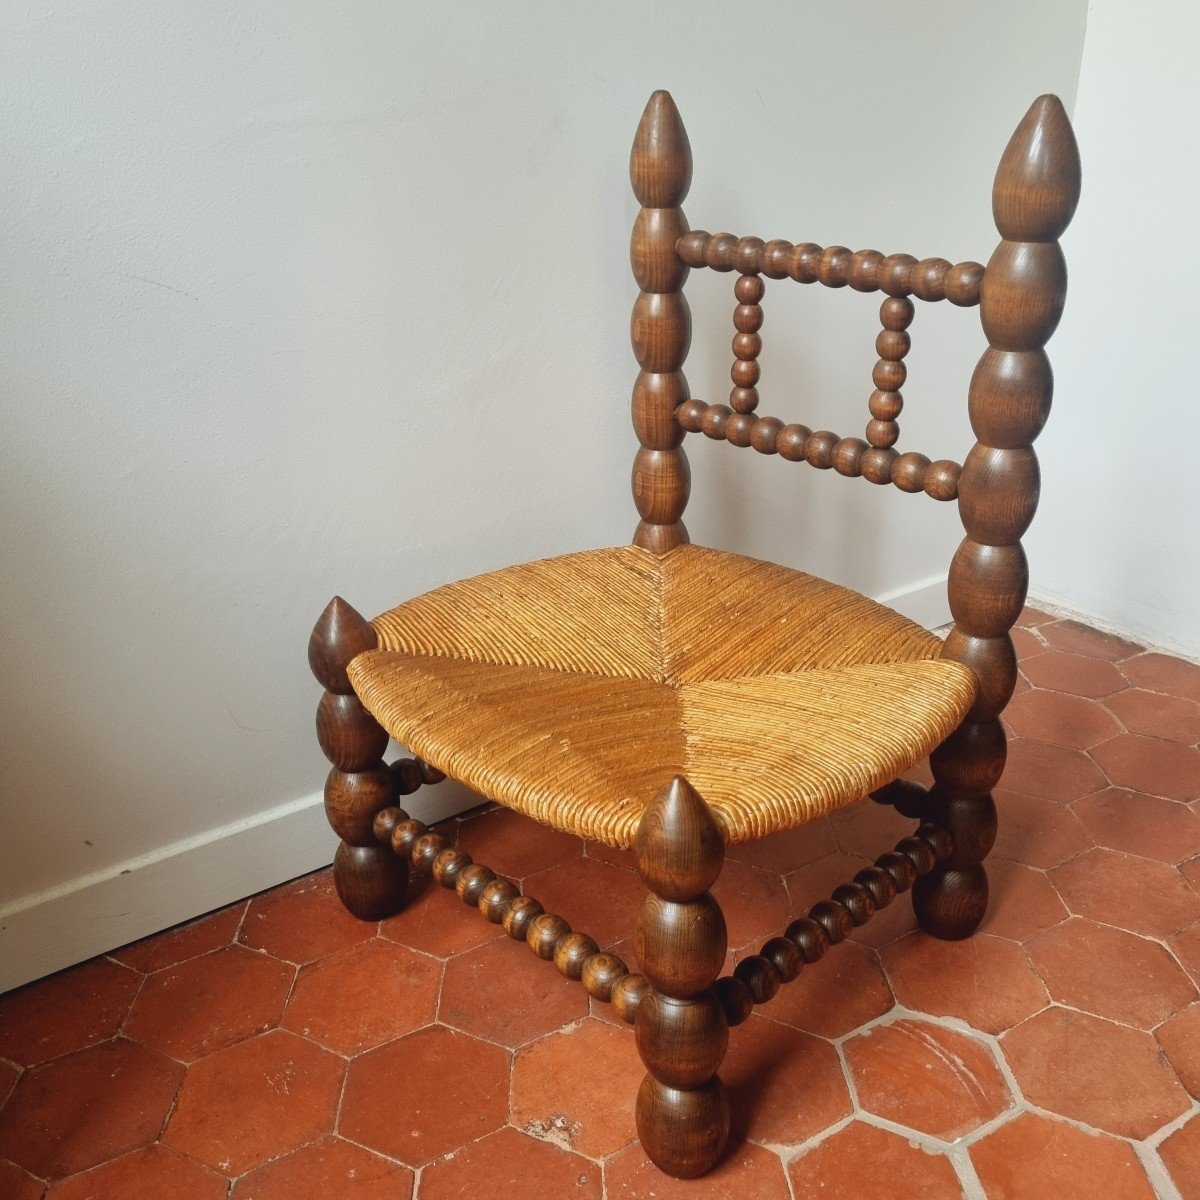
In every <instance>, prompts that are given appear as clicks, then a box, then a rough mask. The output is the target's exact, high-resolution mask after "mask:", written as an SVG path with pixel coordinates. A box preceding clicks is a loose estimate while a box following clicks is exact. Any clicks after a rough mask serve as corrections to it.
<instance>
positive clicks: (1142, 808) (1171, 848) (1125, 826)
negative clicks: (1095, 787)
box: [1071, 788, 1200, 864]
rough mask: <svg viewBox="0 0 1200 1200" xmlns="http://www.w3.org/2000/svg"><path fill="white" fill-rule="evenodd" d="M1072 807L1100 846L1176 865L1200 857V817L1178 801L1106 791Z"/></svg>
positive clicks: (1137, 793)
mask: <svg viewBox="0 0 1200 1200" xmlns="http://www.w3.org/2000/svg"><path fill="white" fill-rule="evenodd" d="M1071 807H1072V809H1073V810H1074V812H1075V815H1076V816H1077V817H1078V818H1079V820H1080V822H1081V823H1082V824H1083V826H1084V828H1085V829H1086V830H1087V831H1088V833H1089V834H1090V835H1091V836H1092V838H1093V839H1094V840H1095V842H1096V844H1097V845H1099V846H1107V847H1108V848H1109V849H1110V850H1124V851H1127V852H1128V853H1130V854H1140V855H1141V856H1142V857H1143V858H1157V859H1158V860H1159V861H1160V862H1165V863H1172V864H1177V863H1181V862H1183V861H1184V860H1185V859H1187V858H1190V857H1191V856H1192V855H1194V854H1200V814H1197V813H1194V812H1193V811H1192V810H1191V809H1190V808H1188V806H1187V805H1186V804H1180V803H1179V802H1178V801H1176V800H1164V799H1163V798H1162V797H1161V796H1145V795H1143V794H1142V793H1141V792H1129V791H1125V790H1124V789H1122V788H1105V790H1104V791H1102V792H1097V793H1096V794H1095V795H1094V796H1085V797H1084V798H1083V799H1082V800H1076V801H1075V803H1074V804H1073V805H1072V806H1071Z"/></svg>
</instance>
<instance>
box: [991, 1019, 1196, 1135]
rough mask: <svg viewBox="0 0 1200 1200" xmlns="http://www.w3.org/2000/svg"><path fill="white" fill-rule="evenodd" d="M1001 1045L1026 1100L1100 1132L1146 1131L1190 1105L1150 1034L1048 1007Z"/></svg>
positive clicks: (1120, 1133)
mask: <svg viewBox="0 0 1200 1200" xmlns="http://www.w3.org/2000/svg"><path fill="white" fill-rule="evenodd" d="M1000 1044H1001V1048H1002V1049H1003V1051H1004V1057H1005V1058H1006V1059H1007V1060H1008V1064H1009V1066H1010V1067H1011V1068H1012V1071H1013V1074H1014V1076H1015V1077H1016V1080H1017V1084H1018V1086H1019V1087H1020V1088H1021V1091H1022V1092H1023V1093H1024V1095H1025V1098H1026V1099H1027V1100H1029V1101H1030V1102H1031V1103H1032V1104H1036V1105H1037V1106H1038V1107H1039V1108H1044V1109H1048V1110H1049V1111H1050V1112H1054V1113H1060V1114H1061V1115H1062V1116H1064V1117H1071V1118H1073V1119H1074V1120H1077V1121H1083V1122H1084V1123H1085V1124H1087V1125H1091V1126H1092V1127H1093V1128H1095V1129H1100V1130H1103V1131H1104V1132H1105V1133H1115V1134H1117V1135H1119V1136H1120V1137H1128V1138H1145V1137H1149V1136H1150V1134H1152V1133H1154V1132H1155V1130H1157V1129H1161V1128H1162V1127H1163V1126H1164V1125H1166V1124H1168V1123H1169V1122H1171V1121H1173V1120H1174V1119H1175V1118H1176V1117H1178V1116H1179V1115H1180V1114H1181V1113H1183V1112H1185V1111H1186V1110H1187V1107H1188V1104H1189V1100H1188V1096H1187V1093H1186V1092H1185V1091H1184V1090H1183V1088H1182V1087H1181V1086H1180V1083H1179V1080H1178V1079H1176V1077H1175V1074H1174V1072H1172V1071H1171V1069H1170V1067H1168V1066H1167V1064H1166V1063H1165V1062H1164V1061H1163V1058H1162V1056H1161V1055H1160V1054H1159V1050H1158V1046H1157V1044H1156V1043H1155V1041H1154V1039H1153V1038H1152V1037H1151V1036H1150V1035H1149V1034H1148V1033H1140V1032H1139V1031H1138V1030H1136V1029H1129V1028H1128V1027H1126V1026H1124V1025H1114V1024H1112V1022H1110V1021H1105V1020H1102V1019H1101V1018H1099V1017H1093V1016H1090V1015H1088V1014H1087V1013H1080V1012H1075V1011H1073V1010H1072V1009H1068V1008H1048V1009H1046V1010H1045V1011H1044V1012H1041V1013H1039V1014H1038V1015H1037V1016H1035V1017H1030V1018H1029V1020H1028V1021H1026V1022H1024V1024H1022V1025H1018V1026H1017V1027H1016V1028H1015V1029H1010V1030H1009V1031H1008V1033H1006V1034H1005V1035H1004V1036H1003V1038H1002V1039H1001V1042H1000Z"/></svg>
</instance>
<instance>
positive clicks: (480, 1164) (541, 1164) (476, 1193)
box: [314, 1128, 601, 1200]
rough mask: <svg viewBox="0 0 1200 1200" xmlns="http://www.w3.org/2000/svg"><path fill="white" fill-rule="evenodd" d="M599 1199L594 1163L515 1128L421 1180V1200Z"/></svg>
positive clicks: (445, 1162)
mask: <svg viewBox="0 0 1200 1200" xmlns="http://www.w3.org/2000/svg"><path fill="white" fill-rule="evenodd" d="M600 1194H601V1193H600V1168H599V1167H598V1166H597V1165H596V1164H595V1163H594V1162H589V1161H588V1160H587V1159H586V1158H581V1157H580V1156H579V1155H578V1154H572V1153H571V1152H570V1151H569V1150H564V1149H562V1148H561V1147H559V1146H552V1145H550V1143H548V1142H543V1141H539V1140H538V1139H537V1138H532V1137H527V1136H526V1135H525V1134H523V1133H518V1132H517V1131H516V1130H515V1129H510V1128H504V1129H499V1130H497V1131H496V1132H495V1133H490V1134H488V1136H487V1137H485V1138H481V1139H480V1140H479V1141H477V1142H472V1143H471V1144H470V1145H469V1146H465V1147H464V1148H463V1149H461V1150H459V1151H458V1152H457V1153H456V1154H454V1155H452V1156H450V1157H449V1158H444V1159H442V1160H441V1161H440V1162H435V1163H433V1164H432V1165H431V1166H428V1167H426V1168H425V1171H424V1173H423V1174H422V1176H421V1200H462V1198H463V1197H484V1196H497V1197H500V1196H513V1197H518V1196H541V1197H544V1200H566V1198H567V1197H572V1198H578V1200H600ZM314 1200H317V1198H316V1196H315V1195H314ZM321 1200H324V1194H323V1195H322V1198H321ZM380 1200H383V1197H382V1195H381V1196H380Z"/></svg>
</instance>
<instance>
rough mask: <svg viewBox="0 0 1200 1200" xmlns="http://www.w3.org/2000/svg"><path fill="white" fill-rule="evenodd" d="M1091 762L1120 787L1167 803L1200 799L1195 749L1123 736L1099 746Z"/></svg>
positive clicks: (1198, 754)
mask: <svg viewBox="0 0 1200 1200" xmlns="http://www.w3.org/2000/svg"><path fill="white" fill-rule="evenodd" d="M1092 761H1093V762H1095V763H1096V765H1097V766H1098V767H1099V768H1100V769H1101V770H1102V771H1103V772H1104V773H1105V774H1106V775H1107V776H1108V778H1109V781H1110V782H1111V783H1114V784H1116V785H1117V787H1125V788H1131V789H1133V790H1134V791H1138V792H1148V793H1149V794H1150V795H1151V796H1165V797H1166V798H1167V799H1168V800H1195V799H1196V798H1197V797H1200V750H1197V749H1196V747H1194V746H1181V745H1179V743H1178V742H1166V741H1163V740H1162V739H1161V738H1154V737H1142V736H1141V735H1140V734H1136V733H1123V734H1121V735H1120V736H1119V737H1115V738H1112V739H1111V740H1110V741H1107V742H1105V743H1104V744H1103V745H1101V746H1096V747H1095V748H1094V749H1093V750H1092Z"/></svg>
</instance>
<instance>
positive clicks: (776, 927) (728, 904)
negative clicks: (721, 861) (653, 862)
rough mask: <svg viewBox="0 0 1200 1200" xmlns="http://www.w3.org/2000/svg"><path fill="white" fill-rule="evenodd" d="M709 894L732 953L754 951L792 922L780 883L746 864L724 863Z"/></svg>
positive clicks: (774, 877)
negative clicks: (722, 919) (745, 949)
mask: <svg viewBox="0 0 1200 1200" xmlns="http://www.w3.org/2000/svg"><path fill="white" fill-rule="evenodd" d="M642 893H643V895H644V894H645V886H644V885H643V888H642ZM712 894H713V896H715V897H716V900H717V903H718V904H719V905H720V906H721V911H722V912H723V913H724V914H725V927H726V929H727V931H728V934H729V945H730V947H731V948H732V949H734V950H738V949H741V948H743V947H753V948H754V949H756V950H757V949H758V947H759V946H760V945H761V944H762V943H763V942H764V941H766V940H767V938H770V937H776V936H778V935H779V934H781V933H783V931H784V929H785V928H786V927H787V924H788V922H789V921H790V920H791V919H792V906H791V903H790V901H789V900H788V894H787V889H786V888H785V887H784V886H783V880H782V879H780V877H779V876H778V875H774V874H771V873H770V872H768V871H763V870H760V869H759V868H758V867H751V866H747V864H746V863H741V862H727V863H726V864H725V865H724V866H723V867H722V869H721V875H720V877H719V878H718V879H717V882H716V883H715V884H713V888H712ZM639 903H640V901H639Z"/></svg>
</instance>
